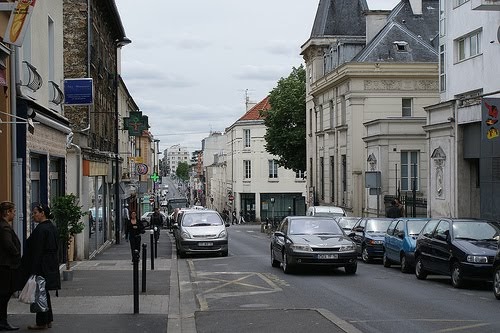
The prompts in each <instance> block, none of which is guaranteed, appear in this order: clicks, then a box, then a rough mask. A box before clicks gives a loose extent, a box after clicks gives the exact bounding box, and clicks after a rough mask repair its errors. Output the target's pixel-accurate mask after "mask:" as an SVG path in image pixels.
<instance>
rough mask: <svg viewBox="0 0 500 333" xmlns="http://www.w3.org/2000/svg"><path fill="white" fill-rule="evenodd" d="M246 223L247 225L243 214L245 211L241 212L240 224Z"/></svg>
mask: <svg viewBox="0 0 500 333" xmlns="http://www.w3.org/2000/svg"><path fill="white" fill-rule="evenodd" d="M244 223H245V217H244V213H243V210H240V222H239V224H244Z"/></svg>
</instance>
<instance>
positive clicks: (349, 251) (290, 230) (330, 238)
mask: <svg viewBox="0 0 500 333" xmlns="http://www.w3.org/2000/svg"><path fill="white" fill-rule="evenodd" d="M270 249H271V265H272V266H273V267H280V264H281V266H282V267H283V271H284V272H285V273H286V274H288V273H291V272H292V271H293V270H294V268H295V267H297V266H299V265H300V266H307V265H321V266H332V267H344V269H345V272H346V273H347V274H355V273H356V270H357V267H358V266H357V255H356V248H355V245H354V243H353V242H352V241H351V240H350V239H349V238H348V237H347V236H346V235H345V233H344V232H343V231H342V229H341V228H340V226H339V225H338V224H337V223H336V222H335V221H334V220H333V219H330V218H324V217H311V216H288V217H285V218H284V219H283V221H282V222H281V223H280V225H279V227H278V229H277V230H276V231H275V232H274V233H273V234H272V236H271V245H270Z"/></svg>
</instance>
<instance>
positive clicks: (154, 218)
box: [150, 207, 163, 240]
mask: <svg viewBox="0 0 500 333" xmlns="http://www.w3.org/2000/svg"><path fill="white" fill-rule="evenodd" d="M162 226H163V215H161V213H160V209H159V208H158V207H155V209H154V212H153V214H151V219H150V228H151V229H154V228H155V227H156V230H155V231H154V232H155V239H156V240H158V239H159V238H160V229H161V227H162Z"/></svg>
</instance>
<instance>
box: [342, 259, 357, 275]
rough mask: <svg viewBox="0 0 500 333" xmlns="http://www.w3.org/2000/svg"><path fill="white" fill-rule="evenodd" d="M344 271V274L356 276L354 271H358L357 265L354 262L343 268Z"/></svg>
mask: <svg viewBox="0 0 500 333" xmlns="http://www.w3.org/2000/svg"><path fill="white" fill-rule="evenodd" d="M344 269H345V273H346V274H349V275H352V274H356V271H357V270H358V263H357V262H354V263H353V264H350V265H347V266H345V267H344Z"/></svg>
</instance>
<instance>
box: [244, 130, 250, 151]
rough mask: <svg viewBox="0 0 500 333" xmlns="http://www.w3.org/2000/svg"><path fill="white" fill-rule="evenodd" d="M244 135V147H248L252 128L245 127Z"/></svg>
mask: <svg viewBox="0 0 500 333" xmlns="http://www.w3.org/2000/svg"><path fill="white" fill-rule="evenodd" d="M243 136H244V140H245V142H244V147H245V148H248V147H250V141H251V138H252V137H251V136H250V130H249V129H244V130H243Z"/></svg>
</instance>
